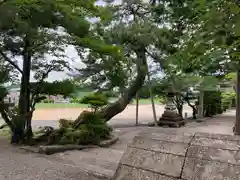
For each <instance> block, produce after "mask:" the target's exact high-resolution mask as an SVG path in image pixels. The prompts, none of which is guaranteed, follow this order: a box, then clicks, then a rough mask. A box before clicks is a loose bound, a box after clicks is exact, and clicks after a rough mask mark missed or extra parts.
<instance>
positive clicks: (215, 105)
mask: <svg viewBox="0 0 240 180" xmlns="http://www.w3.org/2000/svg"><path fill="white" fill-rule="evenodd" d="M221 104H222V102H221V92H219V91H205V92H204V101H203V109H204V115H205V116H206V117H211V116H214V115H216V114H220V113H221V112H222V106H221Z"/></svg>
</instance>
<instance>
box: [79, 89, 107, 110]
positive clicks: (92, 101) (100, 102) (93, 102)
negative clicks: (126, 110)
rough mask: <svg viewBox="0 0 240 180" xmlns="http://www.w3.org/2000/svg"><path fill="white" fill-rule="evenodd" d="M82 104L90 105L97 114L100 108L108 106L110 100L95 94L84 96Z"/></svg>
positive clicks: (102, 95)
mask: <svg viewBox="0 0 240 180" xmlns="http://www.w3.org/2000/svg"><path fill="white" fill-rule="evenodd" d="M80 103H82V104H88V105H89V106H90V107H91V108H92V109H93V112H96V111H97V110H98V109H99V108H101V107H103V106H105V105H107V104H108V98H107V97H106V96H105V95H104V94H101V93H94V94H90V95H87V96H84V97H83V98H82V99H81V101H80Z"/></svg>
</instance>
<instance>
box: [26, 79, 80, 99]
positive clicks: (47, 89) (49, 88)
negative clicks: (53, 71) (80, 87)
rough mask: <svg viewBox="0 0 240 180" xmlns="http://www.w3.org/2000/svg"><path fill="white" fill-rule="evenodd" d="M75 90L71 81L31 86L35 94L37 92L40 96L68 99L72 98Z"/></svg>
mask: <svg viewBox="0 0 240 180" xmlns="http://www.w3.org/2000/svg"><path fill="white" fill-rule="evenodd" d="M75 90H76V89H75V84H74V83H73V82H71V81H69V80H64V81H54V82H51V83H50V82H42V83H32V84H31V91H32V92H33V93H35V92H37V93H38V94H46V95H62V96H63V97H68V96H71V95H72V94H73V93H74V92H75Z"/></svg>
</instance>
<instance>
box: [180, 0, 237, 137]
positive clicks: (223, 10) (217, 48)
mask: <svg viewBox="0 0 240 180" xmlns="http://www.w3.org/2000/svg"><path fill="white" fill-rule="evenodd" d="M195 4H196V8H195V10H194V11H195V16H194V19H195V23H193V24H192V25H191V26H189V29H188V31H187V32H188V33H187V34H188V35H186V39H188V40H187V41H185V42H186V44H185V45H184V46H183V47H184V48H183V51H182V52H181V53H179V54H178V56H182V57H184V59H185V63H186V64H185V67H186V68H185V70H188V71H191V72H193V71H194V72H198V73H202V74H208V75H213V74H226V73H229V72H233V71H236V72H239V47H240V45H239V43H240V41H239V29H240V24H239V18H240V15H239V14H240V13H239V12H240V6H239V2H238V1H234V0H233V1H226V0H215V1H196V3H195ZM239 74H240V73H239ZM237 77H238V75H237ZM239 84H240V83H239ZM237 97H240V96H237ZM237 99H238V100H237V102H238V103H237V104H240V98H237ZM239 108H240V105H239V106H238V105H237V110H236V125H235V126H236V128H235V130H236V134H240V120H239V119H240V115H239V112H240V109H239Z"/></svg>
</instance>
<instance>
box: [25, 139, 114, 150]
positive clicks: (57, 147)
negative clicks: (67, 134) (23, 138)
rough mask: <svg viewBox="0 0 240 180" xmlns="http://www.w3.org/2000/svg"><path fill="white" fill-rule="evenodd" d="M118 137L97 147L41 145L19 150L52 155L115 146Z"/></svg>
mask: <svg viewBox="0 0 240 180" xmlns="http://www.w3.org/2000/svg"><path fill="white" fill-rule="evenodd" d="M118 139H119V138H118V137H116V136H112V137H111V139H108V140H103V141H101V142H100V143H99V144H98V145H71V144H70V145H42V146H38V147H36V146H35V147H34V146H22V147H20V149H23V150H25V151H28V152H32V153H40V154H46V155H50V154H54V153H59V152H64V151H69V150H83V149H90V148H97V147H109V146H111V145H113V144H115V143H116V142H117V141H118Z"/></svg>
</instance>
